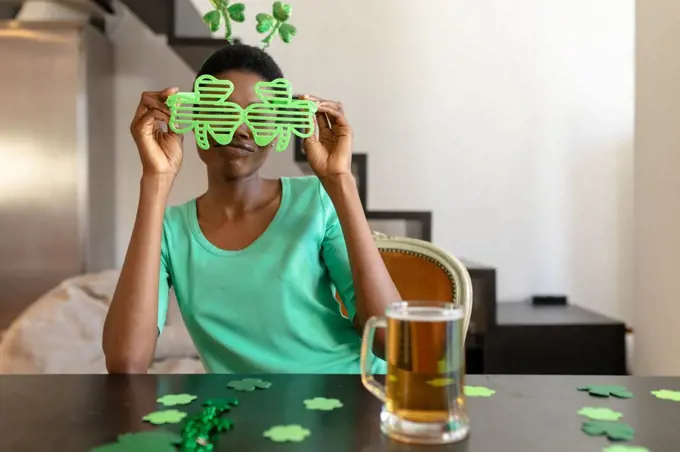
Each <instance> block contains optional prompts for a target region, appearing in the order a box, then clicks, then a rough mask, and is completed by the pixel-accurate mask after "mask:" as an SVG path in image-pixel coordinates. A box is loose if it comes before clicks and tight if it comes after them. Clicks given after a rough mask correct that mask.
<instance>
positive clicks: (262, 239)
mask: <svg viewBox="0 0 680 452" xmlns="http://www.w3.org/2000/svg"><path fill="white" fill-rule="evenodd" d="M279 180H280V181H281V204H280V205H279V208H278V210H277V211H276V214H275V215H274V218H273V219H272V221H271V222H269V225H268V226H267V228H266V229H265V230H264V232H263V233H262V234H260V236H259V237H258V238H256V239H255V241H253V243H251V244H250V245H248V246H247V247H245V248H243V249H241V250H236V251H229V250H223V249H222V248H218V247H217V246H215V245H213V244H212V243H211V242H210V241H209V240H208V239H207V238H206V237H205V235H203V231H201V226H200V225H199V224H198V208H197V204H196V202H197V200H198V198H194V200H193V201H192V203H191V211H190V216H191V218H190V223H191V232H192V234H193V236H194V239H196V241H198V243H200V245H201V246H202V247H203V248H205V250H206V251H209V252H210V253H212V254H215V255H217V256H224V257H236V256H243V255H244V254H247V253H251V252H254V251H257V250H258V249H259V248H261V247H262V246H266V243H267V240H268V239H269V236H271V235H272V234H274V233H275V229H276V225H277V224H278V223H279V222H280V221H281V218H282V217H283V216H284V213H285V210H286V209H287V208H288V198H289V192H290V190H289V187H288V178H287V177H282V178H280V179H279Z"/></svg>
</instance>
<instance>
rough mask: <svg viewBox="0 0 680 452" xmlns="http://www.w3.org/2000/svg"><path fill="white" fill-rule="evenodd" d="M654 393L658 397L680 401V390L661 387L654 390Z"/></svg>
mask: <svg viewBox="0 0 680 452" xmlns="http://www.w3.org/2000/svg"><path fill="white" fill-rule="evenodd" d="M652 394H653V395H654V397H656V398H657V399H661V400H672V401H673V402H680V391H673V390H670V389H659V390H658V391H652Z"/></svg>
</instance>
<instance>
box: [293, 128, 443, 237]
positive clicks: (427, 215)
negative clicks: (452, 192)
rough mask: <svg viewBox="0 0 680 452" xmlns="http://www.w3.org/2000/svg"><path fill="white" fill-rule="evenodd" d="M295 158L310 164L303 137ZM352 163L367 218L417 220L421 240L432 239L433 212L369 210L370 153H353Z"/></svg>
mask: <svg viewBox="0 0 680 452" xmlns="http://www.w3.org/2000/svg"><path fill="white" fill-rule="evenodd" d="M293 156H294V157H293V158H294V160H295V163H296V164H297V165H298V166H299V167H300V168H301V169H302V170H303V172H304V171H305V169H307V168H308V167H309V166H308V164H307V157H306V156H305V153H304V152H303V151H302V139H301V138H299V137H295V143H294V151H293ZM352 164H353V165H356V167H357V179H358V182H359V184H358V189H359V199H360V200H361V204H362V206H363V207H364V212H365V214H366V218H367V219H369V220H404V221H416V222H418V223H419V224H420V226H421V231H422V236H421V237H420V239H421V240H425V241H427V242H431V241H432V212H431V211H425V210H412V211H408V210H369V209H368V207H367V206H368V204H367V200H368V155H366V154H352Z"/></svg>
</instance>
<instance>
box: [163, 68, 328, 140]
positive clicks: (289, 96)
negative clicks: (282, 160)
mask: <svg viewBox="0 0 680 452" xmlns="http://www.w3.org/2000/svg"><path fill="white" fill-rule="evenodd" d="M233 92H234V85H233V83H232V82H230V81H229V80H221V79H218V78H215V77H213V76H212V75H202V76H200V77H198V78H197V79H196V81H195V83H194V91H193V92H192V93H175V94H173V95H171V96H169V97H168V100H167V101H166V104H167V105H168V107H169V108H170V121H169V122H168V127H169V128H170V130H172V131H173V132H175V133H177V134H184V133H187V132H190V131H192V130H193V131H194V134H195V135H196V143H197V144H198V146H199V147H200V148H201V149H205V150H207V149H209V148H210V141H209V139H208V137H209V136H210V137H212V138H213V139H214V140H215V141H216V142H217V143H218V144H220V145H223V146H224V145H227V144H229V143H231V140H232V138H233V137H234V133H235V132H236V129H237V128H238V127H239V126H240V125H241V124H243V123H244V122H245V123H246V125H247V126H248V127H249V128H250V130H251V131H252V132H253V139H254V140H255V143H256V144H257V145H258V146H267V145H269V144H270V143H271V142H272V141H273V140H274V139H275V138H277V137H278V139H279V140H278V142H277V145H276V150H277V151H279V152H281V151H285V150H286V148H287V147H288V144H289V143H290V138H291V136H292V134H295V135H297V136H298V137H300V138H307V137H310V136H312V134H313V133H314V114H315V113H316V111H317V105H316V103H314V102H312V101H310V100H300V99H293V88H292V86H291V84H290V82H289V81H288V80H285V79H276V80H274V81H272V82H259V83H257V84H256V85H255V93H256V94H257V96H258V98H259V99H260V100H261V101H262V102H261V103H255V104H251V105H249V106H248V107H247V108H246V109H245V110H244V109H242V108H241V106H240V105H238V104H235V103H233V102H229V101H228V100H227V99H228V98H229V96H231V93H233Z"/></svg>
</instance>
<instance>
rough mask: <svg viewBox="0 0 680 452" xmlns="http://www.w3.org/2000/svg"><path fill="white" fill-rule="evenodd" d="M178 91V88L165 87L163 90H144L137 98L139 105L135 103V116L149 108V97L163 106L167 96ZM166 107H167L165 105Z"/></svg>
mask: <svg viewBox="0 0 680 452" xmlns="http://www.w3.org/2000/svg"><path fill="white" fill-rule="evenodd" d="M177 91H179V88H177V87H172V88H165V89H164V90H163V91H144V92H143V93H142V95H141V96H140V99H139V105H137V110H136V111H135V116H134V117H135V118H138V117H140V116H142V115H143V114H144V113H146V111H147V110H148V109H149V106H148V103H149V99H153V100H155V101H157V102H159V103H161V104H163V105H164V106H165V101H166V100H167V98H168V96H170V95H172V94H175V93H176V92H177ZM165 108H167V107H165Z"/></svg>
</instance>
